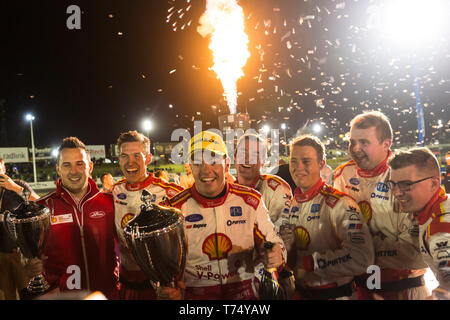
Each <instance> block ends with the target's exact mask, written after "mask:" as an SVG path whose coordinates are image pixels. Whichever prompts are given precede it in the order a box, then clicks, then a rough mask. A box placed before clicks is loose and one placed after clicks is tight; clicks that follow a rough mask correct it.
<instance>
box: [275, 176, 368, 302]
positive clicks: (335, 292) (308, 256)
mask: <svg viewBox="0 0 450 320" xmlns="http://www.w3.org/2000/svg"><path fill="white" fill-rule="evenodd" d="M281 220H282V226H281V228H284V227H285V226H283V225H284V224H291V225H294V226H295V229H294V236H295V242H294V245H293V247H292V249H291V250H290V251H289V254H288V261H287V264H288V265H289V266H290V267H291V268H292V269H293V270H294V274H295V270H296V269H297V268H299V267H300V266H303V267H302V268H301V269H303V270H305V271H306V272H307V273H306V274H305V276H304V277H302V278H301V279H296V281H297V285H296V290H297V292H298V295H299V298H301V299H333V298H340V299H349V298H350V297H352V298H356V296H357V294H356V292H355V290H354V283H353V278H354V277H355V276H356V275H358V274H361V273H363V272H366V269H367V267H368V266H369V265H371V264H372V263H373V260H374V252H373V246H372V237H371V235H370V232H369V228H368V227H367V225H366V224H365V223H364V219H363V218H362V215H361V213H360V211H359V208H358V205H357V204H356V202H355V201H354V200H353V199H352V198H351V197H349V196H348V195H347V194H345V193H343V192H340V191H338V190H336V189H334V188H333V187H331V186H329V185H327V184H325V182H324V181H323V180H322V179H320V180H319V181H318V182H317V183H316V184H315V185H314V186H313V187H312V188H311V189H310V190H308V191H307V192H306V193H302V192H301V190H300V189H299V188H297V189H296V190H295V194H294V197H293V198H292V200H291V202H290V206H289V207H286V208H285V210H284V212H283V214H282V217H281Z"/></svg>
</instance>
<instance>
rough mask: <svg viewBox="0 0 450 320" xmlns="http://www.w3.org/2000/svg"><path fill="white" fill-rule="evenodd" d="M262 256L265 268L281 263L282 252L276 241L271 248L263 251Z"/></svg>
mask: <svg viewBox="0 0 450 320" xmlns="http://www.w3.org/2000/svg"><path fill="white" fill-rule="evenodd" d="M263 256H264V260H263V263H264V267H265V268H278V267H279V266H281V264H282V263H283V252H282V250H281V246H280V245H279V244H278V243H276V244H275V245H274V246H273V248H272V250H270V251H267V252H263Z"/></svg>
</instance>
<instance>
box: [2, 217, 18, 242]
mask: <svg viewBox="0 0 450 320" xmlns="http://www.w3.org/2000/svg"><path fill="white" fill-rule="evenodd" d="M10 215H11V211H9V210H5V211H4V212H3V227H4V228H5V230H6V232H7V233H8V235H9V237H10V238H11V239H12V240H14V242H16V241H17V235H16V229H15V228H14V229H13V230H10V228H9V224H8V218H9V216H10ZM13 225H14V224H13ZM14 227H15V226H14Z"/></svg>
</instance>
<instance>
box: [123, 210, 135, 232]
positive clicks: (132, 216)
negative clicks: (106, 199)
mask: <svg viewBox="0 0 450 320" xmlns="http://www.w3.org/2000/svg"><path fill="white" fill-rule="evenodd" d="M133 218H134V214H132V213H127V214H126V215H124V216H123V218H122V220H121V221H120V226H121V227H122V229H123V228H125V226H126V225H127V223H128V221H130V220H131V219H133Z"/></svg>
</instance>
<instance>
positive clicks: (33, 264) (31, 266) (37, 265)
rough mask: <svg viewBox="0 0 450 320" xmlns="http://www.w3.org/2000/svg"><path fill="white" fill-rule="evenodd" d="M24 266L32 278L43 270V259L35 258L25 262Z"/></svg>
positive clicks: (28, 275)
mask: <svg viewBox="0 0 450 320" xmlns="http://www.w3.org/2000/svg"><path fill="white" fill-rule="evenodd" d="M24 268H25V273H26V275H27V277H28V278H30V279H31V278H34V277H35V276H37V275H39V274H41V273H42V270H43V264H42V260H40V259H38V258H33V259H31V260H29V261H28V262H27V263H26V264H25V266H24Z"/></svg>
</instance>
